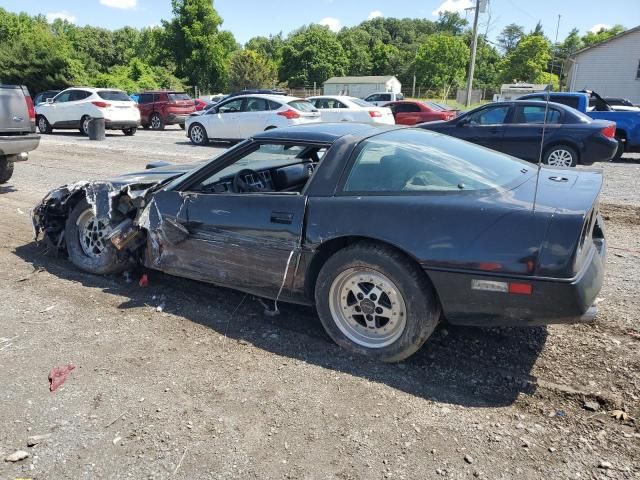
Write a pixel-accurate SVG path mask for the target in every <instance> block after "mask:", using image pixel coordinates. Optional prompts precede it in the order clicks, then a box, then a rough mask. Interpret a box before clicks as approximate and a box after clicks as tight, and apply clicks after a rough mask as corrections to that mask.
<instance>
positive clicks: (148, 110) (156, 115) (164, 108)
mask: <svg viewBox="0 0 640 480" xmlns="http://www.w3.org/2000/svg"><path fill="white" fill-rule="evenodd" d="M138 109H139V110H140V122H141V125H142V128H151V129H152V130H164V127H165V126H166V125H176V124H178V125H180V127H181V128H183V129H184V121H185V120H186V118H187V117H188V116H189V115H191V114H192V113H193V112H195V111H196V106H195V105H194V103H193V100H192V99H191V97H190V96H189V95H188V94H187V93H184V92H171V91H166V90H160V91H157V92H141V93H139V94H138Z"/></svg>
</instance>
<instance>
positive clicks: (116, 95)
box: [98, 90, 132, 102]
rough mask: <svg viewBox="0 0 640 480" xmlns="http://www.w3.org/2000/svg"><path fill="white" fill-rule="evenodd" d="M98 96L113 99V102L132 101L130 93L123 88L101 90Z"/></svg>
mask: <svg viewBox="0 0 640 480" xmlns="http://www.w3.org/2000/svg"><path fill="white" fill-rule="evenodd" d="M98 96H99V97H100V98H101V99H103V100H111V101H112V102H131V101H132V100H131V99H130V98H129V95H127V94H126V93H124V92H123V91H122V90H101V91H99V92H98Z"/></svg>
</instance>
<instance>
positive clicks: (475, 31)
mask: <svg viewBox="0 0 640 480" xmlns="http://www.w3.org/2000/svg"><path fill="white" fill-rule="evenodd" d="M480 1H481V0H476V6H475V8H474V12H473V40H472V41H471V62H470V63H469V75H468V76H467V101H466V103H465V105H466V106H467V108H468V107H469V106H470V105H471V89H472V88H473V71H474V70H475V68H476V50H477V48H478V14H479V13H480Z"/></svg>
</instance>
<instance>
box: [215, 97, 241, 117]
mask: <svg viewBox="0 0 640 480" xmlns="http://www.w3.org/2000/svg"><path fill="white" fill-rule="evenodd" d="M242 102H244V99H243V98H238V99H236V100H231V101H229V102H227V103H225V104H224V105H220V106H219V107H218V113H233V112H240V111H242Z"/></svg>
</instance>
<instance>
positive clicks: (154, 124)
mask: <svg viewBox="0 0 640 480" xmlns="http://www.w3.org/2000/svg"><path fill="white" fill-rule="evenodd" d="M149 125H150V126H151V130H164V122H163V121H162V117H161V116H160V114H159V113H154V114H153V115H151V117H149Z"/></svg>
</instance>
